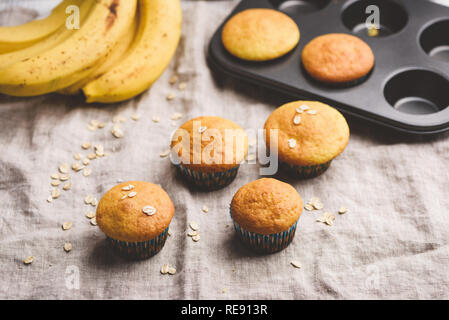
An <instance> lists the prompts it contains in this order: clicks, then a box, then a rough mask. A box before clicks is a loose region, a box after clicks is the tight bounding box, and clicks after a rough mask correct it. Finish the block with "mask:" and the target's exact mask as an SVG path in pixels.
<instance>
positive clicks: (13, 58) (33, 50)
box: [0, 0, 95, 69]
mask: <svg viewBox="0 0 449 320" xmlns="http://www.w3.org/2000/svg"><path fill="white" fill-rule="evenodd" d="M94 2H95V0H84V1H83V3H82V5H81V6H80V7H79V8H80V26H82V25H84V22H85V20H86V17H87V15H88V14H89V12H90V9H91V7H92V4H93V3H94ZM64 21H65V19H64ZM76 31H77V30H76V29H73V30H71V29H68V28H67V27H66V26H65V23H64V25H62V26H61V27H60V28H59V29H58V30H57V31H56V32H54V33H53V34H51V35H50V36H49V37H47V38H45V39H43V40H42V41H39V42H37V43H35V44H33V45H31V46H29V47H26V48H23V49H21V50H17V51H13V52H8V53H4V54H0V69H2V68H5V67H7V66H9V65H12V64H13V63H16V62H19V61H23V60H26V59H28V58H31V57H33V56H36V55H38V54H40V53H42V52H45V51H47V50H49V49H51V48H53V47H55V46H57V45H58V44H60V43H62V42H63V41H65V40H66V39H68V38H69V37H70V36H72V35H73V34H75V32H76Z"/></svg>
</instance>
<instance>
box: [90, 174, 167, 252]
mask: <svg viewBox="0 0 449 320" xmlns="http://www.w3.org/2000/svg"><path fill="white" fill-rule="evenodd" d="M174 213H175V207H174V206H173V203H172V201H171V200H170V197H169V196H168V194H167V193H166V192H165V191H164V190H163V189H162V188H161V187H160V186H158V185H155V184H152V183H149V182H143V181H128V182H124V183H120V184H118V185H116V186H115V187H113V188H111V189H110V190H108V191H107V192H106V193H105V194H104V195H103V197H102V198H101V200H100V202H99V203H98V207H97V216H96V219H97V223H98V226H99V227H100V229H101V231H103V232H104V234H105V235H106V237H107V239H108V241H109V243H110V244H111V245H112V247H113V248H114V249H116V250H117V251H118V252H120V253H121V254H123V255H124V256H126V257H129V258H133V259H144V258H148V257H151V256H153V255H155V254H156V253H158V252H159V251H160V250H161V249H162V247H163V246H164V244H165V240H166V239H167V232H168V226H169V224H170V221H171V219H172V218H173V215H174Z"/></svg>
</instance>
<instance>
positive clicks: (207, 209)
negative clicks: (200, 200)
mask: <svg viewBox="0 0 449 320" xmlns="http://www.w3.org/2000/svg"><path fill="white" fill-rule="evenodd" d="M201 210H203V212H204V213H208V212H209V208H208V207H207V206H203V208H202V209H201Z"/></svg>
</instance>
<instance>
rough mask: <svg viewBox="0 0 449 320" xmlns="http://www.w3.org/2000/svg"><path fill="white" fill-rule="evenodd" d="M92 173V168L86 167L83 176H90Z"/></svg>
mask: <svg viewBox="0 0 449 320" xmlns="http://www.w3.org/2000/svg"><path fill="white" fill-rule="evenodd" d="M91 173H92V169H91V168H84V170H83V176H85V177H88V176H90V174H91Z"/></svg>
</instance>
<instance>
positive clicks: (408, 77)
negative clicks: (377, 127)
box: [208, 0, 449, 134]
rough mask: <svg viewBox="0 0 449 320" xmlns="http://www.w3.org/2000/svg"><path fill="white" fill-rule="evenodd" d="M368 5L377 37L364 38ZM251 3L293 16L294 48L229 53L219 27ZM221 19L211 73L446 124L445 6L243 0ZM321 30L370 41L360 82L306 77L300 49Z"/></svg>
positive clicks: (360, 109) (412, 123)
mask: <svg viewBox="0 0 449 320" xmlns="http://www.w3.org/2000/svg"><path fill="white" fill-rule="evenodd" d="M370 5H376V6H378V8H379V9H380V29H379V34H378V36H377V37H370V36H368V34H367V30H366V27H365V21H366V19H367V17H368V16H369V13H366V12H365V10H366V8H367V7H368V6H370ZM249 8H271V9H276V10H280V11H282V12H285V13H286V14H288V15H289V16H290V17H292V18H293V19H294V20H295V21H296V23H297V24H298V26H299V28H300V30H301V40H300V43H299V44H298V46H297V47H296V48H295V49H294V50H292V52H290V53H288V54H287V55H285V56H284V57H281V58H279V59H276V60H272V61H267V62H250V61H244V60H240V59H238V58H235V57H233V56H232V55H231V54H229V53H228V52H227V51H226V49H225V48H224V47H223V45H222V43H221V31H222V28H223V25H224V23H225V22H226V21H227V19H229V18H230V17H231V16H233V15H234V14H236V13H238V12H240V11H243V10H245V9H249ZM227 19H226V21H225V22H224V23H223V24H222V25H221V26H220V28H219V29H218V30H217V31H216V33H215V34H214V36H213V38H212V40H211V42H210V45H209V56H208V59H209V64H210V65H211V67H213V68H214V69H216V70H217V71H221V72H223V73H225V74H227V75H230V76H233V77H236V78H239V79H242V80H247V81H250V82H253V83H256V84H259V85H262V86H265V87H268V88H272V89H274V90H277V91H279V92H282V93H285V94H288V95H290V96H295V97H297V98H299V99H308V100H319V101H322V102H325V103H328V104H330V105H332V106H334V107H336V108H338V109H340V110H341V111H342V112H344V113H347V114H350V115H353V116H356V117H359V118H363V119H366V120H368V121H371V122H375V123H378V124H381V125H384V126H388V127H391V128H394V129H397V130H401V131H405V132H408V133H413V134H431V133H437V132H442V131H446V130H449V8H448V7H444V6H441V5H438V4H435V3H431V2H428V1H424V0H414V1H404V0H402V1H400V0H348V1H341V0H243V1H242V2H240V3H239V4H238V5H237V7H236V8H235V9H234V10H233V12H232V13H231V14H230V15H229V17H228V18H227ZM326 33H349V34H355V35H357V36H359V37H360V38H361V39H363V40H364V41H365V42H367V43H368V44H369V45H370V47H371V48H372V50H373V52H374V55H375V57H376V65H375V67H374V69H373V71H372V72H371V73H370V75H369V76H368V77H367V78H366V79H365V80H364V81H363V82H362V83H360V84H358V85H354V86H350V87H332V86H329V85H326V84H322V83H319V82H317V81H315V80H313V79H312V78H310V77H309V76H308V75H307V73H306V71H305V70H304V69H303V67H302V64H301V53H302V50H303V48H304V46H305V45H306V44H307V43H308V42H309V41H311V40H312V39H313V38H315V37H317V36H319V35H322V34H326Z"/></svg>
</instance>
